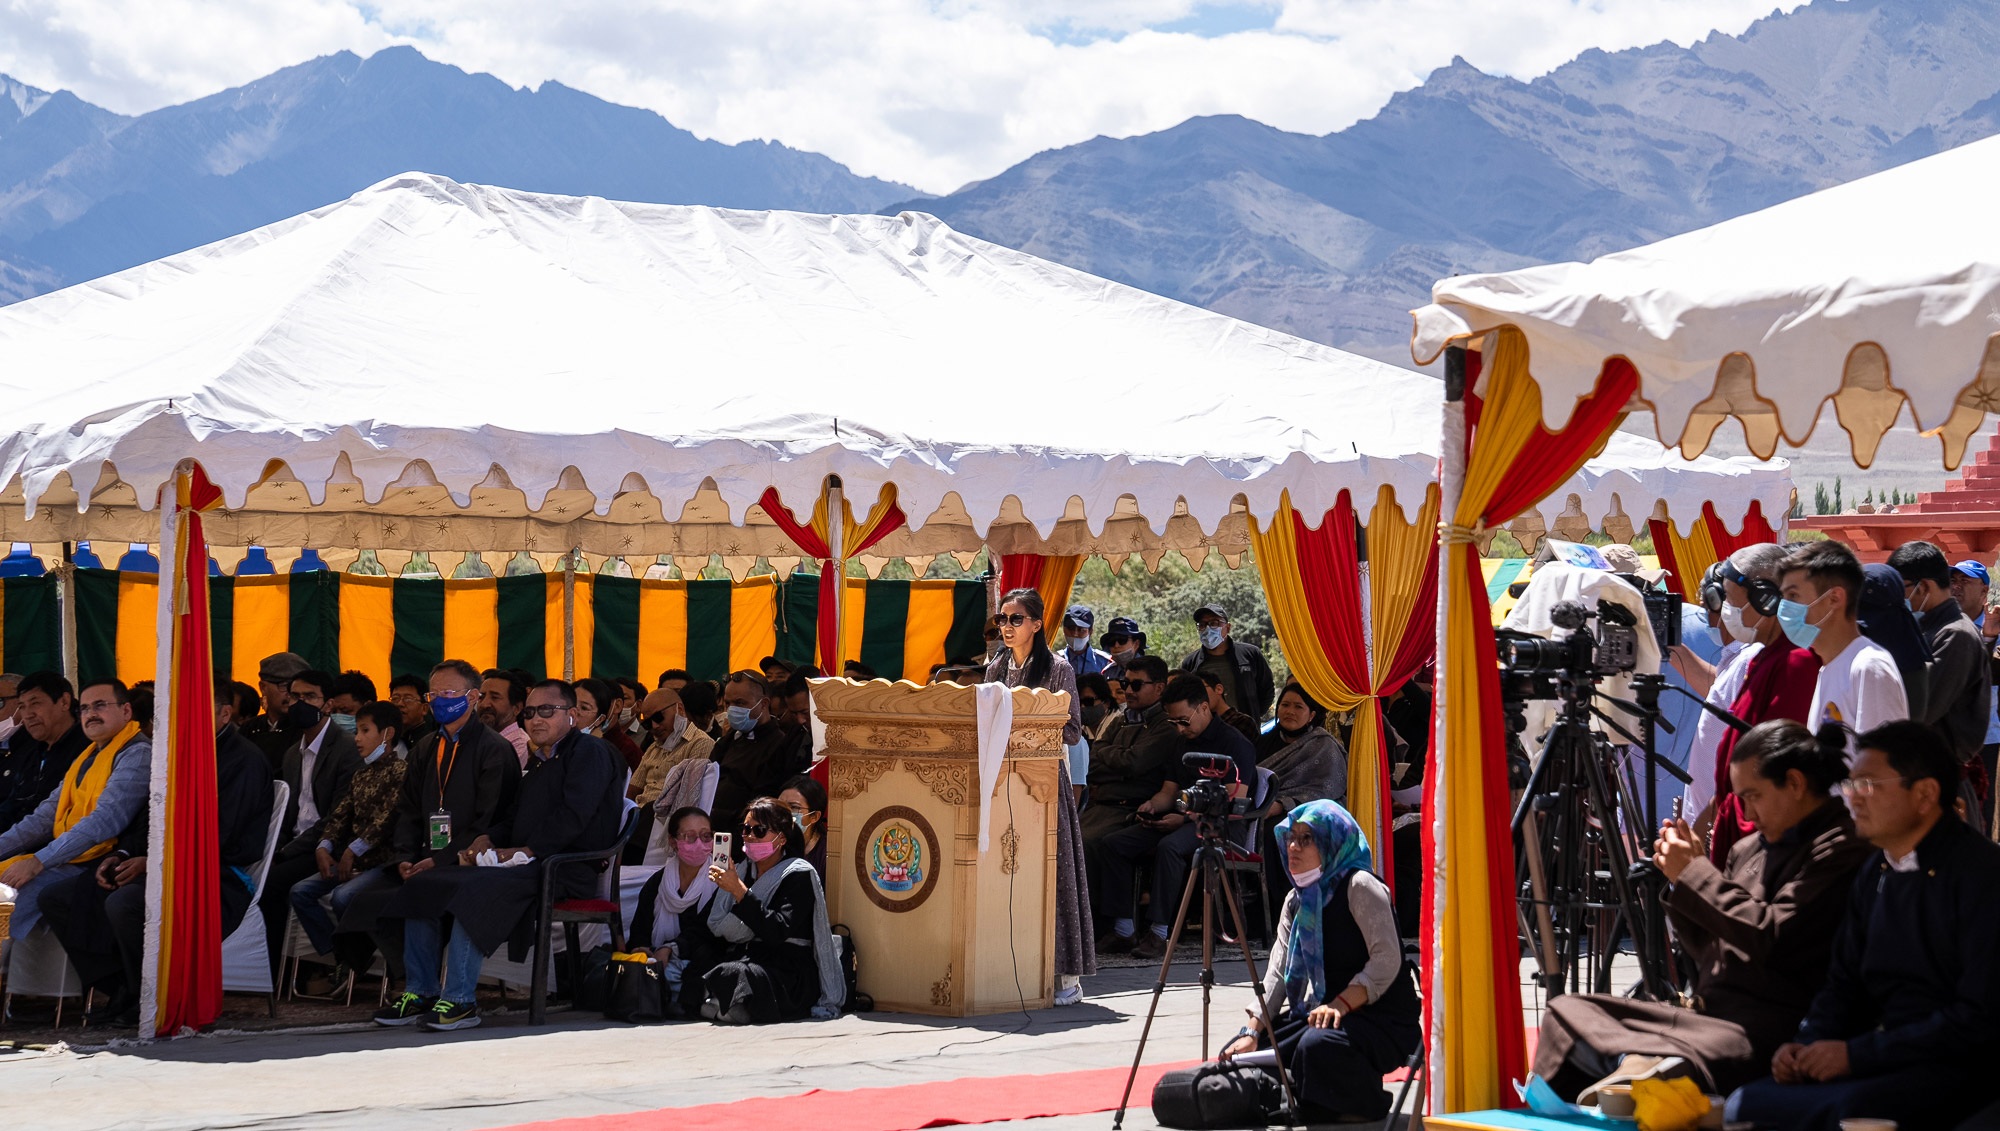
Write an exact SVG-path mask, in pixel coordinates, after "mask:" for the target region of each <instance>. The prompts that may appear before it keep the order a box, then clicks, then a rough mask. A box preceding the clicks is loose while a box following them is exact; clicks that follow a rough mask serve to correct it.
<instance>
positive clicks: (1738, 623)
mask: <svg viewBox="0 0 2000 1131" xmlns="http://www.w3.org/2000/svg"><path fill="white" fill-rule="evenodd" d="M1722 631H1724V632H1726V633H1728V634H1729V639H1731V640H1734V641H1737V642H1738V643H1741V644H1748V643H1750V642H1751V641H1752V640H1755V639H1757V630H1756V629H1753V628H1751V627H1749V626H1748V625H1746V624H1744V623H1743V610H1742V609H1741V608H1739V607H1737V606H1735V605H1732V604H1730V603H1729V602H1727V601H1724V602H1723V603H1722Z"/></svg>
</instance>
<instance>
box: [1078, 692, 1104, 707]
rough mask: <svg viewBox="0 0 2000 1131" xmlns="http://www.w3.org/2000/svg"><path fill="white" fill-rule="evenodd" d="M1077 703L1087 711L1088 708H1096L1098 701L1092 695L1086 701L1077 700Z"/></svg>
mask: <svg viewBox="0 0 2000 1131" xmlns="http://www.w3.org/2000/svg"><path fill="white" fill-rule="evenodd" d="M1077 702H1078V703H1080V704H1082V706H1083V708H1084V709H1085V710H1089V709H1090V708H1092V707H1095V706H1097V704H1098V702H1099V700H1098V698H1097V697H1096V696H1095V695H1093V696H1091V697H1090V698H1088V699H1079V700H1078V701H1077Z"/></svg>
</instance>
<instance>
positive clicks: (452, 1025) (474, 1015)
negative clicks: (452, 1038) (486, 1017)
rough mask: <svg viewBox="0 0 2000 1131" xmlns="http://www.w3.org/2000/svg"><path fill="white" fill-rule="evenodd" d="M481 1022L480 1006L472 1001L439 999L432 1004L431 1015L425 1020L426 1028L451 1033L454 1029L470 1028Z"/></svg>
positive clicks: (436, 1031)
mask: <svg viewBox="0 0 2000 1131" xmlns="http://www.w3.org/2000/svg"><path fill="white" fill-rule="evenodd" d="M478 1024H479V1006H478V1005H476V1004H474V1003H472V1002H469V1001H468V1002H465V1003H464V1004H462V1005H461V1004H460V1003H458V1002H455V1001H446V1000H444V999H443V998H439V999H437V1004H435V1005H433V1006H431V1015H430V1016H429V1017H428V1018H426V1019H425V1020H424V1028H426V1029H429V1030H430V1031H431V1032H433V1033H449V1032H451V1031H452V1030H453V1029H470V1028H473V1027H474V1026H476V1025H478Z"/></svg>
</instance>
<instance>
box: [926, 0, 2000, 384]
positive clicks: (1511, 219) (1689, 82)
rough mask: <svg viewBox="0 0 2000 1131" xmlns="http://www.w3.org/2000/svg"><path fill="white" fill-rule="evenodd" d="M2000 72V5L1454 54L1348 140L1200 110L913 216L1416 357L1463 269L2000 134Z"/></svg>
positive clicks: (1893, 9)
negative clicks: (1647, 42)
mask: <svg viewBox="0 0 2000 1131" xmlns="http://www.w3.org/2000/svg"><path fill="white" fill-rule="evenodd" d="M1995 58H2000V5H1996V4H1992V3H1989V2H1985V0H1816V2H1814V3H1812V4H1810V5H1808V6H1806V7H1803V8H1800V9H1797V10H1796V11H1794V12H1792V13H1791V14H1789V15H1779V14H1775V13H1774V14H1773V15H1771V16H1769V17H1766V18H1765V19H1762V20H1760V21H1758V22H1757V23H1755V24H1753V25H1752V26H1751V27H1750V28H1749V29H1748V30H1747V31H1746V32H1745V33H1744V34H1743V35H1741V36H1725V35H1720V34H1716V35H1711V36H1709V37H1708V38H1707V39H1705V40H1703V41H1701V42H1700V43H1697V44H1695V45H1694V46H1692V47H1687V48H1683V47H1678V46H1675V45H1673V44H1671V43H1661V44H1657V45H1654V46H1652V47H1645V48H1638V49H1633V50H1628V51H1619V52H1604V51H1596V50H1593V51H1588V52H1585V53H1584V54H1582V55H1580V56H1578V57H1577V58H1576V59H1575V60H1572V61H1571V62H1569V63H1567V64H1565V65H1564V66H1562V67H1560V68H1557V69H1556V70H1555V71H1553V72H1551V73H1549V74H1547V75H1544V76H1542V77H1540V78H1537V79H1534V80H1533V81H1531V82H1520V81H1517V80H1514V79H1509V78H1504V77H1497V76H1493V75H1487V74H1484V73H1482V72H1480V71H1478V70H1477V69H1475V68H1473V67H1472V66H1470V65H1469V64H1467V63H1465V62H1464V61H1463V60H1454V61H1453V62H1452V64H1451V65H1450V66H1448V67H1444V68H1442V69H1440V70H1438V71H1436V72H1435V73H1433V74H1432V75H1431V76H1430V77H1429V78H1428V79H1427V80H1426V81H1425V82H1424V84H1423V85H1422V86H1419V87H1417V88H1416V89H1414V90H1410V91H1405V92H1403V93H1401V94H1398V95H1396V96H1395V97H1394V98H1392V99H1391V100H1390V101H1389V103H1388V104H1387V105H1386V106H1384V108H1383V109H1382V111H1381V112H1380V113H1378V114H1377V115H1376V116H1375V117H1373V118H1370V119H1368V120H1366V121H1362V122H1358V123H1356V124H1355V125H1353V126H1351V127H1349V128H1348V129H1345V130H1342V131H1340V132H1338V133H1333V134H1328V135H1326V136H1323V137H1313V136H1308V135H1304V134H1296V133H1287V132H1285V131H1282V130H1278V129H1274V128H1272V127H1269V126H1265V125H1262V124H1259V123H1257V122H1253V121H1249V120H1247V119H1244V118H1237V117H1214V118H1197V119H1193V120H1191V121H1188V122H1186V123H1183V124H1182V125H1180V126H1177V127H1175V128H1173V129H1170V130H1165V131H1162V132H1160V133H1154V134H1147V135H1144V136H1140V137H1133V138H1123V139H1111V138H1102V137H1100V138H1096V139H1093V140H1091V141H1088V142H1084V143H1082V144H1080V145H1074V146H1069V147H1067V148H1064V149H1059V150H1052V151H1049V152H1046V153H1042V154H1039V155H1037V156H1035V157H1033V158H1030V159H1029V160H1027V161H1025V162H1022V163H1021V164H1019V165H1016V166H1014V167H1013V168H1010V169H1008V170H1007V171H1005V172H1004V173H1001V174H1000V175H998V176H995V177H992V178H990V179H988V180H985V181H981V182H978V183H976V184H973V185H968V186H966V187H965V188H963V189H961V190H959V191H957V192H955V193H952V194H950V195H947V196H944V197H938V198H931V199H923V200H916V201H911V202H907V203H904V204H899V205H897V206H896V207H899V208H900V207H910V208H919V209H922V210H924V211H928V212H933V213H935V214H937V215H938V216H940V217H942V218H943V219H945V220H946V221H948V222H949V223H951V224H952V225H953V226H954V227H957V228H959V229H961V230H963V231H966V232H969V233H971V234H973V235H977V236H980V237H982V238H984V239H989V240H992V241H994V242H996V243H1001V244H1006V245H1008V246H1011V247H1018V248H1021V249H1023V250H1026V251H1030V252H1033V253H1034V254H1037V255H1042V256H1045V257H1047V258H1050V259H1054V260H1057V261H1060V262H1063V263H1067V264H1069V265H1071V266H1074V267H1079V268H1082V269H1084V270H1087V271H1092V272H1095V273H1097V274H1101V275H1105V276H1108V277H1110V278H1113V279H1117V280H1120V281H1122V282H1127V283H1131V284H1134V285H1136V286H1140V287H1144V288H1146V289H1148V290H1152V291H1156V292H1158V293H1161V294H1166V295H1170V296H1172V297H1175V298H1179V299H1183V300H1186V301H1188V302H1193V303H1197V304H1199V305H1202V306H1207V307H1210V308H1212V309H1215V310H1219V311H1222V312H1224V313H1228V314H1232V315H1235V316H1237V317H1241V318H1245V319H1248V320H1250V321H1253V322H1259V323H1263V324H1265V325H1269V326H1274V327H1278V328H1281V329H1284V330H1287V331H1290V332H1292V333H1296V334H1299V335H1301V336H1303V337H1307V338H1312V339H1315V340H1318V341H1323V342H1328V343H1331V344H1333V345H1337V346H1342V347H1344V348H1349V349H1355V350H1357V351H1359V352H1362V353H1368V354H1372V355H1374V356H1378V357H1382V358H1384V359H1387V360H1391V361H1397V362H1400V363H1402V364H1408V363H1409V354H1408V349H1407V346H1406V341H1407V336H1408V333H1409V318H1408V315H1407V313H1406V312H1407V311H1408V310H1409V309H1410V308H1411V307H1412V306H1415V305H1419V304H1421V303H1423V302H1425V301H1427V300H1428V297H1429V293H1430V285H1431V283H1432V282H1433V281H1435V280H1436V279H1438V278H1440V277H1443V276H1446V275H1451V274H1454V273H1462V272H1468V271H1487V270H1504V269H1508V268H1512V267H1517V266H1523V265H1526V264H1530V263H1538V262H1546V261H1550V260H1564V259H1587V258H1590V257H1592V256H1595V255H1599V254H1602V253H1605V252H1609V251H1614V250H1618V249H1621V248H1625V247H1631V246H1635V245H1638V244H1643V243H1647V242H1650V241H1653V240H1656V239H1660V238H1664V237H1666V236H1669V235H1674V234H1677V233H1680V232H1684V231H1688V230H1691V229H1694V228H1698V227H1702V226H1705V225H1707V224H1712V223H1715V222H1717V221H1720V220H1724V219H1727V218H1729V217H1732V216H1736V215H1740V214H1742V213H1745V212H1749V211H1754V210H1755V209H1758V208H1762V207H1765V206H1767V205H1770V204H1775V203H1777V202H1779V201H1783V200H1787V199H1790V198H1792V197H1795V196H1798V195H1801V194H1803V193H1807V192H1811V191H1813V190H1815V189H1819V188H1824V187H1826V186H1829V185H1833V184H1838V183H1840V182H1843V181H1847V180H1852V179H1854V178H1856V177H1860V176H1864V175H1866V174H1868V173H1872V172H1876V171H1879V170H1881V169H1884V168H1888V167H1890V166H1893V165H1897V164H1901V163H1903V162H1905V161H1910V160H1914V159H1916V158H1919V157H1923V156H1926V155H1928V154H1931V153H1935V152H1938V151H1939V150H1942V149H1946V148H1950V147H1951V146H1954V145H1959V144H1963V143H1964V142H1967V141H1972V140H1976V139H1978V138H1980V137H1985V136H1987V135H1989V134H1992V133H1994V132H1996V131H2000V67H1995V66H1993V62H1992V61H1993V60H1994V59H1995Z"/></svg>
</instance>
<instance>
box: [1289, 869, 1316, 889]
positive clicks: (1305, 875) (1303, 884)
mask: <svg viewBox="0 0 2000 1131" xmlns="http://www.w3.org/2000/svg"><path fill="white" fill-rule="evenodd" d="M1319 877H1320V869H1318V868H1314V869H1312V870H1310V871H1306V872H1293V873H1292V886H1293V887H1295V888H1301V889H1303V888H1309V887H1311V886H1313V885H1314V884H1316V883H1318V882H1319Z"/></svg>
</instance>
